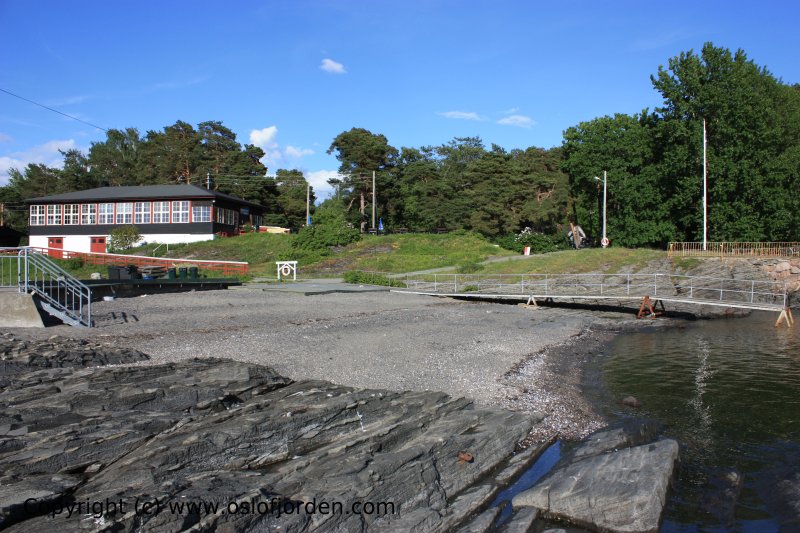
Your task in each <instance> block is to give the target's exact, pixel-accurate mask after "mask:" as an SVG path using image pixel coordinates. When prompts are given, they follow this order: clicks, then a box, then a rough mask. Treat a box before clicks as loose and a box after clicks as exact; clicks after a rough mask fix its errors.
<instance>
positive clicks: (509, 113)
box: [500, 107, 519, 115]
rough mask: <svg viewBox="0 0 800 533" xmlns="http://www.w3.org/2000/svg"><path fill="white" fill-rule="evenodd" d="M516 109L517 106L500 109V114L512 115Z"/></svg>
mask: <svg viewBox="0 0 800 533" xmlns="http://www.w3.org/2000/svg"><path fill="white" fill-rule="evenodd" d="M517 111H519V108H518V107H512V108H511V109H506V110H505V111H500V114H501V115H513V114H514V113H516V112H517Z"/></svg>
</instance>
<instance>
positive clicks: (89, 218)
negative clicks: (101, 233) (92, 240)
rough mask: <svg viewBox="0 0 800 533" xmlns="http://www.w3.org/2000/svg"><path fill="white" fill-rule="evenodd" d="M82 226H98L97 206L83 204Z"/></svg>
mask: <svg viewBox="0 0 800 533" xmlns="http://www.w3.org/2000/svg"><path fill="white" fill-rule="evenodd" d="M81 224H88V225H92V224H97V204H81Z"/></svg>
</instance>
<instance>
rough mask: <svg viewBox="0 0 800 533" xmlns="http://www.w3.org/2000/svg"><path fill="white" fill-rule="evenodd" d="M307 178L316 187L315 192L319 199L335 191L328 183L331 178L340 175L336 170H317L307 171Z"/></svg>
mask: <svg viewBox="0 0 800 533" xmlns="http://www.w3.org/2000/svg"><path fill="white" fill-rule="evenodd" d="M305 176H306V180H307V181H308V183H310V184H311V186H312V187H314V194H315V195H316V197H317V198H319V199H324V198H327V197H328V196H330V195H331V194H332V193H333V187H332V186H331V185H330V184H329V183H328V180H329V179H331V178H337V177H339V173H338V172H337V171H335V170H315V171H313V172H305Z"/></svg>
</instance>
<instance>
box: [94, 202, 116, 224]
mask: <svg viewBox="0 0 800 533" xmlns="http://www.w3.org/2000/svg"><path fill="white" fill-rule="evenodd" d="M97 223H98V224H113V223H114V204H112V203H108V202H106V203H102V204H97Z"/></svg>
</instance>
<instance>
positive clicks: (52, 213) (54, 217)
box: [47, 205, 61, 226]
mask: <svg viewBox="0 0 800 533" xmlns="http://www.w3.org/2000/svg"><path fill="white" fill-rule="evenodd" d="M47 225H48V226H59V225H61V205H48V206H47Z"/></svg>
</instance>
